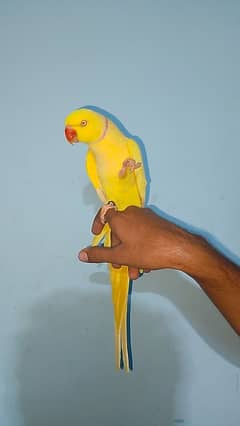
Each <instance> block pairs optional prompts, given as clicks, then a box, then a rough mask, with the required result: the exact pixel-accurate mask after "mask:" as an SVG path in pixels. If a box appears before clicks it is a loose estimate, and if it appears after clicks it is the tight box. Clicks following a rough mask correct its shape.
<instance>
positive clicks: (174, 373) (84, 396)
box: [17, 286, 183, 426]
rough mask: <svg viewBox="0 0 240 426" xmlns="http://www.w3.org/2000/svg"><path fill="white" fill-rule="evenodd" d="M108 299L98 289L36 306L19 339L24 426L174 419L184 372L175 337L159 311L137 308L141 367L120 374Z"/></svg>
mask: <svg viewBox="0 0 240 426" xmlns="http://www.w3.org/2000/svg"><path fill="white" fill-rule="evenodd" d="M158 299H160V298H158ZM110 301H111V295H110V291H109V287H108V289H105V288H104V287H102V286H101V287H99V288H97V286H92V289H90V290H89V289H79V290H76V289H73V290H68V291H61V292H56V293H55V294H52V295H51V296H49V297H48V298H47V299H45V300H42V301H41V303H38V304H36V305H35V306H33V308H32V311H31V312H30V314H29V317H27V318H26V327H25V330H24V331H23V332H22V335H20V337H19V341H18V346H19V351H18V365H17V378H18V383H19V403H20V409H21V414H22V416H23V420H24V425H25V426H33V425H34V426H48V425H49V426H50V425H51V426H66V425H68V426H79V425H84V426H93V425H97V424H103V425H105V426H108V425H109V426H112V425H114V426H122V425H123V424H126V425H138V426H146V425H149V426H154V425H156V424H164V425H170V424H173V422H174V400H175V398H176V395H175V394H176V385H177V383H178V381H179V380H180V377H179V371H182V370H183V365H181V360H180V359H179V354H177V348H176V346H177V339H176V337H172V336H171V333H170V331H169V329H168V324H167V321H166V318H162V316H161V312H160V308H158V307H157V306H156V307H155V308H156V309H155V313H154V312H153V309H152V307H151V304H149V306H144V305H141V306H135V309H134V316H135V320H136V322H137V324H138V327H137V329H136V330H134V334H135V337H134V339H136V352H137V354H138V355H137V357H136V362H135V371H134V372H133V373H129V374H127V373H124V372H116V371H115V366H114V352H113V349H114V344H113V330H112V328H113V320H112V309H111V302H110ZM156 303H158V302H156ZM159 378H160V379H159Z"/></svg>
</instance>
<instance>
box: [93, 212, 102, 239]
mask: <svg viewBox="0 0 240 426" xmlns="http://www.w3.org/2000/svg"><path fill="white" fill-rule="evenodd" d="M100 214H101V209H99V210H98V212H97V214H96V216H95V218H94V219H93V224H92V233H93V234H94V235H98V234H100V232H102V230H103V227H104V225H103V224H102V222H101V219H100Z"/></svg>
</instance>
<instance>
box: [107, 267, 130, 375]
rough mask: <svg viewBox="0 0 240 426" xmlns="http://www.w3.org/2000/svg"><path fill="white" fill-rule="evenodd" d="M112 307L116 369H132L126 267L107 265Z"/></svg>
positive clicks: (128, 289)
mask: <svg viewBox="0 0 240 426" xmlns="http://www.w3.org/2000/svg"><path fill="white" fill-rule="evenodd" d="M109 269H110V279H111V284H112V302H113V309H114V329H115V357H116V367H117V369H119V368H122V369H125V370H126V371H129V370H132V368H133V366H132V351H131V337H130V298H131V291H130V289H131V287H132V286H131V281H130V280H129V276H128V268H127V267H126V266H122V267H121V268H120V269H116V268H113V267H112V266H111V265H109Z"/></svg>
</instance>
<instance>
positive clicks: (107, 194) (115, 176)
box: [65, 108, 147, 371]
mask: <svg viewBox="0 0 240 426" xmlns="http://www.w3.org/2000/svg"><path fill="white" fill-rule="evenodd" d="M65 136H66V139H67V141H68V142H69V143H70V144H72V145H73V144H77V143H85V144H87V146H88V150H87V155H86V170H87V174H88V177H89V179H90V181H91V183H92V185H93V187H94V188H95V190H96V192H97V195H98V197H99V199H100V200H101V202H102V203H103V204H104V206H103V209H102V215H101V218H102V221H103V223H105V221H104V216H105V212H106V210H107V209H108V208H116V209H117V210H120V211H121V210H124V209H125V208H127V207H128V206H130V205H135V206H137V207H143V206H144V203H145V196H146V184H147V180H146V173H145V170H144V164H143V158H142V153H141V150H140V147H139V146H138V144H137V142H136V141H135V140H134V139H133V138H131V137H128V136H127V135H125V134H124V133H123V131H122V130H121V129H120V128H119V127H118V126H117V125H116V124H115V123H114V122H113V120H111V119H110V118H109V117H107V116H106V115H104V114H102V113H100V112H97V111H95V110H92V109H90V108H80V109H77V110H75V111H72V112H71V113H70V114H69V115H68V116H67V117H66V119H65ZM101 241H104V246H105V247H110V246H111V232H110V228H109V226H108V224H107V223H106V224H105V226H104V227H103V230H102V232H101V233H100V235H97V236H95V237H94V239H93V242H92V245H98V244H99V243H100V242H101ZM109 273H110V281H111V286H112V301H113V307H114V325H115V354H116V366H117V368H118V369H119V368H120V367H121V366H124V368H125V370H126V371H129V369H132V358H131V343H130V328H129V327H128V322H129V321H128V319H129V312H128V308H129V303H128V301H129V290H130V288H131V280H130V279H129V274H128V268H127V267H126V266H121V267H120V268H114V267H113V266H112V265H109Z"/></svg>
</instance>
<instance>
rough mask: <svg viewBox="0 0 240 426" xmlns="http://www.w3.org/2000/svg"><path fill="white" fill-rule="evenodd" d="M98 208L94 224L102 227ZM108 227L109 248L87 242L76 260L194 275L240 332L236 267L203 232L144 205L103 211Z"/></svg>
mask: <svg viewBox="0 0 240 426" xmlns="http://www.w3.org/2000/svg"><path fill="white" fill-rule="evenodd" d="M100 211H101V210H99V212H98V213H97V215H96V216H95V219H94V221H93V225H92V232H93V234H95V235H97V234H99V233H100V232H101V230H102V228H103V224H102V223H101V220H100ZM105 220H106V222H108V223H109V225H110V227H111V231H112V248H106V247H87V248H84V249H83V250H81V251H80V253H79V256H78V257H79V260H81V261H82V262H90V263H105V262H106V263H112V264H113V266H114V267H119V266H120V265H126V266H128V268H129V276H130V278H132V279H137V278H138V276H139V270H143V271H144V272H150V271H151V270H156V269H164V268H168V269H177V270H180V271H182V272H185V273H186V274H188V275H189V276H191V277H192V278H193V279H195V280H196V281H197V282H198V283H199V285H200V286H201V288H202V289H203V291H204V292H205V293H206V294H207V295H208V297H209V298H210V299H211V301H212V302H213V303H214V304H215V305H216V307H217V308H218V309H219V311H220V312H221V313H222V314H223V316H224V317H225V318H226V320H227V321H228V322H229V323H230V325H231V326H232V328H233V329H234V330H235V331H236V333H237V334H238V335H239V336H240V267H239V266H237V265H236V264H234V263H232V262H231V261H230V260H229V259H227V258H226V257H224V256H223V255H222V254H221V253H219V252H218V251H217V250H215V249H214V248H213V247H212V246H211V245H210V244H209V243H208V242H207V241H206V240H205V239H204V238H203V237H201V236H199V235H195V234H191V233H190V232H188V231H186V230H184V229H182V228H180V227H178V226H177V225H175V224H173V223H171V222H169V221H167V220H166V219H163V218H162V217H160V216H158V215H157V214H155V213H154V212H153V211H152V210H150V209H148V208H139V207H133V206H131V207H128V208H127V209H125V210H124V211H121V212H117V211H115V210H114V209H111V210H108V211H107V213H106V215H105Z"/></svg>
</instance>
